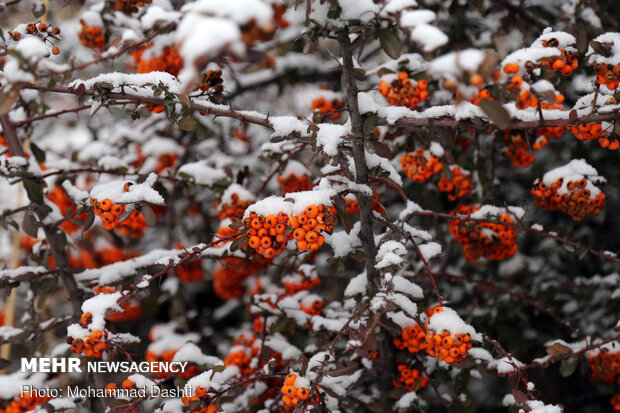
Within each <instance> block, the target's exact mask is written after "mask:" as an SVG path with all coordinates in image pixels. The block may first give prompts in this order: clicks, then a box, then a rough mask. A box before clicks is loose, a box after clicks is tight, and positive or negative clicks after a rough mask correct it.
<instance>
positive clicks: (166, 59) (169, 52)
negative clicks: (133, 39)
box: [132, 46, 183, 76]
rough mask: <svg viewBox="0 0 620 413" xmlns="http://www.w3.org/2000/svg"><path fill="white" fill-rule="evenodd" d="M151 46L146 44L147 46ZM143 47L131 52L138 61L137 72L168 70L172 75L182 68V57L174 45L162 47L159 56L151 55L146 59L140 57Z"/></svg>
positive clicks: (175, 74)
mask: <svg viewBox="0 0 620 413" xmlns="http://www.w3.org/2000/svg"><path fill="white" fill-rule="evenodd" d="M149 47H151V46H148V47H147V48H149ZM143 53H144V49H140V50H138V51H136V52H134V53H133V54H132V56H133V57H134V59H136V60H137V61H138V67H137V69H136V70H137V72H138V73H151V72H168V73H170V74H171V75H172V76H178V74H179V72H180V71H181V69H182V68H183V58H182V57H181V55H180V54H179V51H178V50H177V49H176V47H164V49H163V51H162V54H161V56H153V57H151V58H150V59H148V60H146V59H143V58H142V54H143Z"/></svg>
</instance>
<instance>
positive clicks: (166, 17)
mask: <svg viewBox="0 0 620 413" xmlns="http://www.w3.org/2000/svg"><path fill="white" fill-rule="evenodd" d="M180 18H181V13H179V12H177V11H170V10H164V9H162V8H161V7H159V6H157V5H153V6H151V7H148V8H147V9H146V13H144V15H143V16H142V17H141V18H140V21H141V22H142V27H143V28H144V29H147V30H148V29H152V28H153V27H154V26H155V25H159V24H162V23H168V22H175V21H178V20H179V19H180Z"/></svg>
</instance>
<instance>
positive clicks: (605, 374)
mask: <svg viewBox="0 0 620 413" xmlns="http://www.w3.org/2000/svg"><path fill="white" fill-rule="evenodd" d="M588 362H589V363H590V371H591V372H592V377H594V378H595V379H597V380H601V381H604V382H607V383H617V382H618V377H619V376H620V352H615V353H614V352H611V351H607V352H603V351H600V350H599V351H598V352H597V353H594V354H590V355H588Z"/></svg>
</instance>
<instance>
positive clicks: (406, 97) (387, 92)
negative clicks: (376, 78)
mask: <svg viewBox="0 0 620 413" xmlns="http://www.w3.org/2000/svg"><path fill="white" fill-rule="evenodd" d="M427 87H428V83H427V82H426V80H424V79H420V80H418V81H417V82H416V81H413V80H411V79H409V75H408V74H407V73H406V72H399V73H398V77H397V78H396V79H394V80H393V81H392V82H391V83H390V84H389V85H388V83H387V82H386V81H384V80H381V82H380V83H379V93H381V94H382V95H383V96H385V98H386V99H387V100H388V103H389V104H390V105H391V106H407V107H408V108H410V109H415V108H416V106H418V105H419V104H420V102H422V101H424V100H426V99H428V91H427V90H426V88H427Z"/></svg>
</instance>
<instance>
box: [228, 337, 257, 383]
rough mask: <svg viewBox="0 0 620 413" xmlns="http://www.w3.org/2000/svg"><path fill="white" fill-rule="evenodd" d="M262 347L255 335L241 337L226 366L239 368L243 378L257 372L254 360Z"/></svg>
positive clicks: (233, 346) (232, 348) (235, 343)
mask: <svg viewBox="0 0 620 413" xmlns="http://www.w3.org/2000/svg"><path fill="white" fill-rule="evenodd" d="M259 351H260V346H259V345H258V343H256V337H254V336H253V335H250V336H246V335H241V336H240V337H239V338H237V339H236V340H235V341H234V342H233V345H232V347H231V348H230V351H229V353H228V355H227V356H226V358H225V359H224V366H226V367H228V366H233V365H234V366H237V368H238V369H239V372H240V373H241V375H242V376H249V375H250V374H252V373H253V372H254V370H256V366H253V364H252V359H254V358H256V357H258V352H259Z"/></svg>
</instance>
